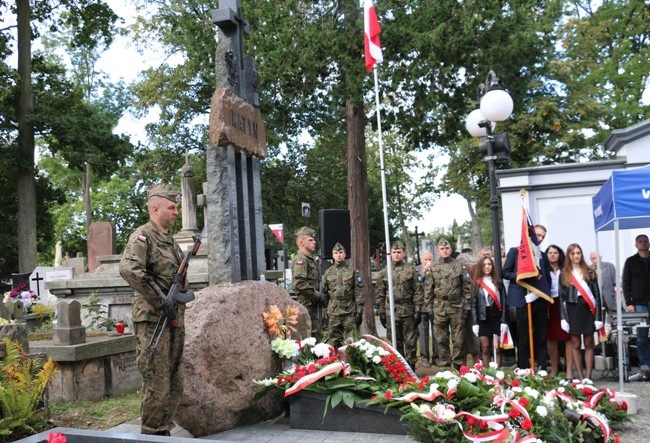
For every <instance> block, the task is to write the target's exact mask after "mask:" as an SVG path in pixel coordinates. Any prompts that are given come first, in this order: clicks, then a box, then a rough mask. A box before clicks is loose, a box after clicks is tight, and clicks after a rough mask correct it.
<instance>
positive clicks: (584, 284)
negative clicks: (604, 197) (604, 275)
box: [560, 243, 603, 379]
mask: <svg viewBox="0 0 650 443" xmlns="http://www.w3.org/2000/svg"><path fill="white" fill-rule="evenodd" d="M566 256H567V260H566V262H565V264H564V269H563V270H562V279H561V285H560V302H561V305H560V317H561V320H560V322H561V326H562V329H564V330H565V331H567V332H568V333H569V334H571V348H572V351H573V364H574V365H575V368H576V372H577V374H578V377H579V378H580V379H582V378H583V372H582V352H581V351H580V345H581V339H582V341H584V345H585V368H586V373H585V374H584V375H586V377H587V378H589V379H591V372H592V370H593V368H594V341H595V340H594V332H596V331H597V330H598V329H600V328H602V327H603V311H602V301H601V299H600V290H599V289H598V280H597V277H596V273H595V272H594V271H593V270H592V269H591V268H589V267H588V266H587V263H586V262H585V258H584V254H583V253H582V248H581V247H580V245H578V244H577V243H571V244H570V245H569V246H567V250H566Z"/></svg>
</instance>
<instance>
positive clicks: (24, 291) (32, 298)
mask: <svg viewBox="0 0 650 443" xmlns="http://www.w3.org/2000/svg"><path fill="white" fill-rule="evenodd" d="M8 300H21V301H22V302H23V312H25V313H26V314H28V313H31V312H32V309H33V307H34V305H35V304H36V303H38V296H37V295H36V293H35V292H34V291H32V290H31V289H29V288H28V287H27V283H20V284H18V285H16V287H14V288H13V289H12V290H11V292H5V294H4V301H8Z"/></svg>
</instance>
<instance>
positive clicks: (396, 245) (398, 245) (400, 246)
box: [390, 241, 404, 251]
mask: <svg viewBox="0 0 650 443" xmlns="http://www.w3.org/2000/svg"><path fill="white" fill-rule="evenodd" d="M390 249H391V250H392V251H396V250H397V249H404V245H403V244H402V242H401V241H396V242H394V243H393V245H392V246H391V248H390Z"/></svg>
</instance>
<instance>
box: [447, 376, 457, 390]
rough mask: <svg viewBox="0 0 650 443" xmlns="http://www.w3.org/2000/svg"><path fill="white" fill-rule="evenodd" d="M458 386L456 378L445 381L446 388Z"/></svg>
mask: <svg viewBox="0 0 650 443" xmlns="http://www.w3.org/2000/svg"><path fill="white" fill-rule="evenodd" d="M457 387H458V380H456V379H455V378H452V379H450V380H449V381H448V382H447V389H456V388H457Z"/></svg>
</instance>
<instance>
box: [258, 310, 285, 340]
mask: <svg viewBox="0 0 650 443" xmlns="http://www.w3.org/2000/svg"><path fill="white" fill-rule="evenodd" d="M262 318H264V326H265V327H266V331H267V332H268V334H269V335H271V336H276V337H279V336H280V329H279V326H280V325H281V323H282V321H283V320H284V318H282V312H280V310H279V309H278V307H277V306H276V305H272V306H271V307H270V308H269V312H262Z"/></svg>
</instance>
